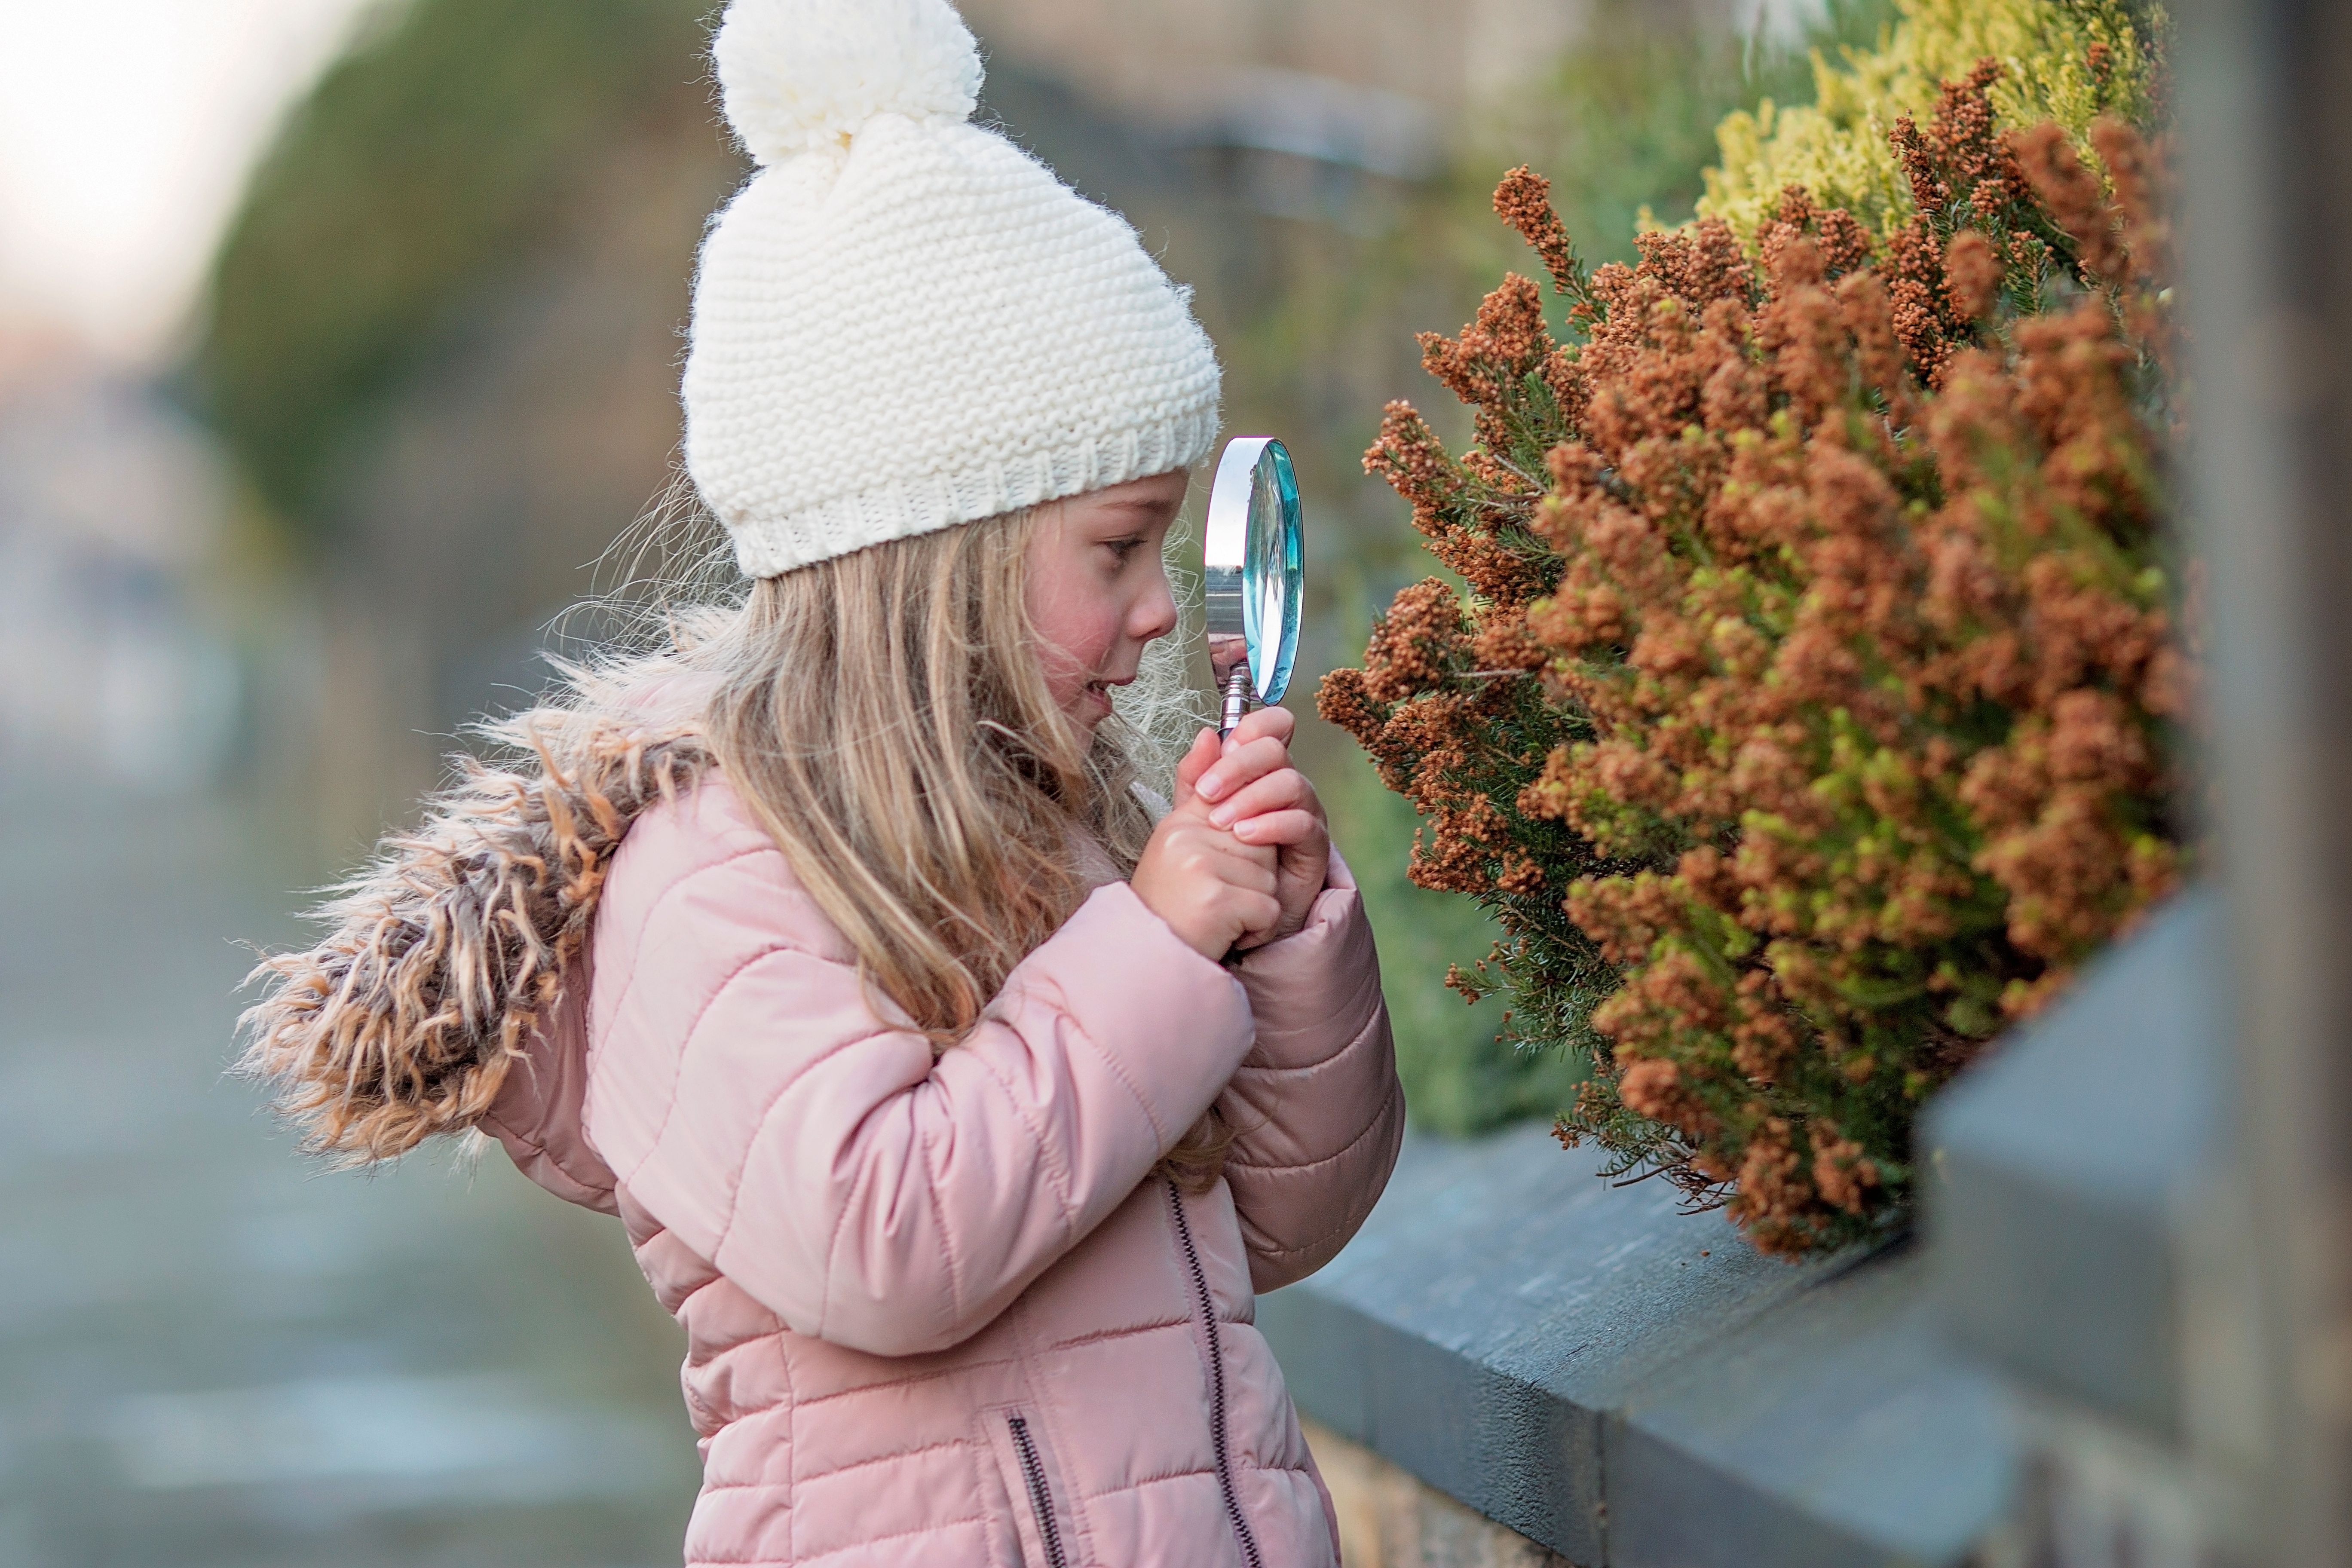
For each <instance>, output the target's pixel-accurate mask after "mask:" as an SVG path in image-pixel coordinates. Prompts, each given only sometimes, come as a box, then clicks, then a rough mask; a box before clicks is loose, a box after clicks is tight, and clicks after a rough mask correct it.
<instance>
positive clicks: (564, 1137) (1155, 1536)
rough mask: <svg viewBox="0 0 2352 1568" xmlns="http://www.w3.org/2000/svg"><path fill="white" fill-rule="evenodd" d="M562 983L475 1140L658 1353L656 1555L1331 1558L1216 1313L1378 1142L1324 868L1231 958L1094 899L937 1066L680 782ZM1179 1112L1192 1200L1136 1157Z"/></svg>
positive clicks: (1247, 1326)
mask: <svg viewBox="0 0 2352 1568" xmlns="http://www.w3.org/2000/svg"><path fill="white" fill-rule="evenodd" d="M592 956H593V969H592V973H593V984H591V985H589V986H581V985H578V984H573V985H572V986H570V987H569V988H568V990H569V997H570V1001H569V1002H568V1004H567V1006H566V1008H565V1010H564V1012H563V1013H562V1015H561V1016H559V1017H558V1018H557V1019H556V1021H555V1022H554V1024H553V1025H552V1026H551V1027H550V1028H549V1029H548V1030H547V1031H546V1032H545V1033H544V1034H543V1035H542V1036H541V1037H540V1038H539V1039H538V1040H537V1041H535V1042H534V1045H533V1047H532V1058H531V1061H530V1064H529V1066H530V1070H528V1071H518V1072H516V1073H514V1074H513V1075H512V1076H511V1077H510V1078H509V1081H508V1083H507V1085H506V1088H505V1089H504V1091H503V1092H502V1093H501V1095H500V1097H499V1100H498V1102H497V1104H496V1106H495V1107H494V1108H493V1110H492V1113H491V1116H490V1118H489V1120H488V1121H487V1122H486V1123H485V1126H486V1129H487V1130H488V1131H492V1132H495V1133H496V1134H497V1135H498V1136H499V1139H500V1141H501V1142H504V1143H505V1145H506V1146H507V1149H508V1151H509V1152H510V1153H511V1154H512V1155H513V1156H514V1158H515V1160H516V1163H518V1164H519V1165H520V1166H521V1168H522V1169H523V1170H524V1171H525V1172H526V1173H529V1174H530V1175H531V1176H532V1177H533V1178H534V1179H535V1180H537V1181H539V1182H540V1183H541V1184H542V1185H544V1186H547V1187H549V1188H550V1189H551V1190H552V1191H554V1192H556V1193H558V1194H561V1195H562V1196H564V1197H566V1198H569V1199H571V1200H572V1202H575V1203H580V1204H584V1205H588V1206H590V1207H593V1208H596V1209H600V1210H603V1211H604V1212H606V1213H614V1214H618V1215H620V1216H621V1217H622V1219H623V1220H625V1222H626V1224H627V1227H628V1233H629V1237H630V1239H631V1241H632V1243H633V1244H634V1245H635V1250H636V1255H637V1258H638V1261H639V1263H640V1264H641V1266H642V1267H643V1268H644V1269H645V1273H646V1279H649V1280H650V1281H651V1282H652V1284H653V1287H654V1289H655V1290H656V1292H657V1293H658V1294H659V1296H660V1298H661V1300H662V1301H663V1303H664V1304H665V1305H666V1306H667V1307H668V1308H669V1309H670V1310H672V1311H674V1312H675V1313H676V1314H677V1319H678V1321H679V1322H680V1323H682V1324H683V1325H684V1326H685V1328H686V1331H687V1335H688V1356H687V1362H686V1367H685V1371H684V1374H683V1375H684V1383H685V1388H686V1398H687V1404H688V1407H689V1409H690V1411H691V1414H692V1415H693V1419H694V1425H695V1428H696V1430H697V1431H698V1432H699V1433H700V1434H701V1438H702V1443H701V1447H702V1452H703V1458H704V1471H705V1479H704V1483H703V1490H702V1496H701V1499H700V1500H699V1502H698V1504H697V1506H696V1508H695V1511H694V1518H693V1522H692V1524H691V1525H690V1527H689V1529H688V1539H687V1557H688V1562H689V1563H695V1564H703V1563H711V1564H716V1563H761V1564H785V1563H794V1564H799V1563H824V1564H826V1565H828V1568H881V1565H883V1564H891V1565H902V1564H903V1565H907V1568H914V1565H918V1564H919V1565H921V1568H962V1565H965V1564H970V1565H972V1568H979V1565H981V1564H989V1565H992V1568H1011V1565H1014V1564H1024V1565H1026V1568H1076V1565H1078V1564H1095V1565H1100V1568H1142V1565H1145V1564H1157V1563H1165V1564H1173V1565H1178V1568H1195V1565H1210V1564H1242V1565H1246V1568H1318V1565H1328V1564H1333V1563H1337V1561H1338V1548H1337V1546H1336V1544H1335V1541H1336V1536H1335V1531H1334V1528H1333V1524H1332V1521H1331V1514H1330V1505H1329V1500H1328V1497H1327V1496H1326V1494H1325V1492H1324V1490H1323V1485H1322V1481H1321V1479H1320V1478H1319V1477H1318V1475H1317V1473H1316V1470H1315V1465H1314V1461H1313V1460H1312V1459H1311V1458H1309V1457H1308V1455H1307V1447H1306V1444H1305V1443H1304V1441H1303V1440H1302V1439H1301V1438H1300V1436H1299V1430H1298V1423H1297V1417H1296V1416H1295V1415H1294V1414H1293V1412H1292V1409H1291V1405H1290V1399H1289V1396H1288V1394H1286V1391H1285V1389H1284V1387H1283V1382H1282V1373H1281V1372H1280V1370H1279V1369H1278V1368H1277V1367H1276V1364H1275V1362H1274V1358H1273V1356H1272V1354H1271V1352H1269V1351H1268V1349H1267V1347H1266V1343H1265V1340H1264V1339H1263V1338H1262V1337H1261V1336H1260V1335H1259V1333H1258V1332H1257V1331H1256V1329H1255V1327H1253V1326H1252V1321H1251V1320H1252V1302H1253V1292H1254V1291H1257V1290H1265V1289H1273V1288H1275V1287H1276V1286H1278V1285H1283V1284H1286V1283H1288V1282H1289V1281H1291V1280H1294V1279H1299V1278H1301V1277H1302V1276H1304V1275H1307V1274H1308V1273H1310V1272H1312V1271H1313V1270H1314V1269H1316V1268H1319V1267H1320V1266H1321V1265H1322V1264H1323V1263H1324V1262H1326V1261H1327V1260H1328V1259H1329V1258H1331V1256H1332V1255H1333V1254H1334V1253H1336V1252H1338V1251H1339V1247H1341V1246H1342V1245H1343V1244H1344V1243H1345V1242H1346V1241H1347V1239H1348V1238H1349V1236H1351V1235H1352V1234H1353V1233H1354V1231H1355V1229H1356V1227H1357V1226H1359V1225H1360V1223H1361V1222H1362V1220H1363V1218H1364V1216H1365V1215H1366V1214H1367V1213H1369V1212H1370V1209H1371V1206H1372V1204H1373V1201H1374V1200H1375V1199H1376V1198H1377V1197H1378V1196H1379V1195H1380V1193H1381V1186H1382V1185H1383V1184H1384V1183H1385V1182H1386V1181H1387V1179H1388V1174H1389V1171H1390V1167H1391V1164H1392V1163H1393V1162H1394V1159H1395V1156H1396V1151H1397V1146H1398V1142H1399V1139H1400V1137H1401V1135H1402V1130H1403V1121H1404V1106H1403V1100H1402V1094H1401V1092H1400V1090H1399V1089H1398V1086H1397V1080H1396V1073H1395V1068H1394V1061H1393V1058H1392V1054H1391V1048H1390V1040H1389V1029H1388V1020H1387V1016H1386V1013H1385V1011H1384V1010H1383V1008H1382V1005H1381V991H1380V973H1379V965H1378V962H1377V960H1376V959H1375V957H1374V955H1373V951H1372V940H1371V933H1370V930H1369V929H1368V927H1367V926H1366V924H1365V921H1364V916H1363V910H1362V906H1361V903H1360V900H1359V899H1358V897H1357V895H1356V892H1355V890H1354V886H1353V884H1352V883H1351V882H1350V881H1349V879H1348V877H1347V873H1346V871H1345V869H1344V868H1342V867H1341V866H1340V865H1339V862H1338V861H1337V860H1336V859H1335V860H1334V862H1333V868H1332V877H1331V885H1330V886H1329V887H1328V889H1327V890H1326V891H1325V892H1324V893H1323V895H1322V896H1321V898H1320V899H1319V900H1318V901H1317V903H1316V905H1315V908H1314V910H1313V913H1312V916H1311V918H1310V920H1309V921H1308V923H1307V928H1306V929H1305V930H1304V931H1300V932H1299V933H1298V934H1297V935H1296V936H1294V937H1291V938H1289V939H1287V940H1286V941H1284V942H1277V943H1275V944H1273V945H1271V946H1269V947H1266V948H1264V949H1262V950H1260V951H1258V952H1254V953H1251V954H1249V955H1247V956H1246V957H1244V958H1242V959H1240V960H1239V961H1237V962H1235V963H1233V964H1232V965H1230V966H1223V965H1219V964H1215V963H1210V962H1208V961H1207V960H1205V959H1203V958H1202V957H1200V956H1199V955H1198V954H1197V953H1195V952H1192V950H1191V949H1190V948H1188V947H1186V946H1185V945H1184V944H1183V943H1182V942H1181V941H1179V940H1178V939H1177V937H1176V935H1175V934H1174V933H1173V932H1172V931H1170V930H1169V929H1168V927H1167V926H1166V925H1165V924H1163V923H1162V922H1161V921H1160V919H1159V918H1158V917H1157V916H1155V915H1153V914H1152V913H1151V912H1150V910H1147V909H1145V908H1144V906H1143V904H1142V903H1141V902H1140V900H1138V899H1137V898H1136V896H1135V894H1134V892H1133V891H1132V889H1129V887H1128V886H1127V885H1126V884H1125V883H1123V882H1113V883H1109V884H1108V885H1105V886H1103V887H1100V888H1097V889H1096V890H1095V892H1094V893H1093V894H1092V895H1091V896H1090V897H1089V898H1088V900H1087V902H1086V904H1085V905H1084V906H1083V907H1082V908H1081V909H1080V910H1078V912H1077V913H1076V915H1074V916H1072V917H1071V919H1070V921H1069V922H1068V923H1067V924H1066V925H1065V926H1064V927H1063V928H1062V930H1061V931H1059V932H1058V933H1056V934H1055V936H1054V937H1053V938H1052V939H1051V940H1050V941H1048V942H1045V944H1044V945H1043V946H1041V947H1039V948H1038V949H1037V950H1036V951H1035V952H1034V953H1032V954H1031V955H1030V956H1029V958H1028V959H1027V960H1026V961H1025V962H1024V963H1022V964H1021V966H1020V967H1019V968H1018V969H1017V970H1016V971H1015V972H1014V973H1013V976H1012V978H1011V979H1010V980H1009V981H1008V982H1007V984H1006V985H1005V987H1004V990H1003V993H1002V994H1000V995H999V996H998V997H997V999H996V1001H995V1002H994V1004H993V1005H992V1006H991V1007H990V1009H989V1014H988V1017H987V1019H986V1021H985V1022H984V1023H983V1024H982V1026H981V1027H980V1028H979V1029H978V1030H976V1031H975V1032H974V1033H973V1034H972V1035H971V1037H969V1038H968V1039H966V1040H965V1041H963V1042H962V1043H961V1044H959V1045H958V1046H957V1047H954V1048H953V1049H950V1050H949V1051H947V1052H946V1053H944V1054H943V1055H940V1057H938V1058H936V1059H934V1058H933V1055H932V1052H931V1048H930V1047H929V1043H928V1042H927V1041H926V1040H925V1039H924V1038H923V1037H921V1036H920V1035H918V1034H916V1033H914V1032H912V1031H911V1030H909V1029H907V1028H905V1027H903V1026H894V1025H893V1022H892V1021H891V1019H890V1018H889V1017H888V1016H887V1009H886V1014H885V1016H877V1014H876V1012H875V1010H874V1007H873V1005H872V1004H871V1003H870V1002H869V999H868V997H867V995H866V992H865V990H864V988H863V987H862V986H861V984H860V983H859V979H858V975H857V972H856V966H855V963H854V960H853V958H852V955H851V953H850V951H849V949H848V947H847V944H846V943H845V942H844V941H843V939H842V937H841V936H840V934H839V932H838V931H836V930H835V928H834V926H833V925H832V923H831V922H830V921H827V920H826V919H825V917H824V914H823V913H821V912H820V911H819V910H818V909H817V907H816V905H815V904H814V902H813V901H812V900H810V899H809V898H808V896H807V895H806V894H805V893H804V892H803V890H802V889H801V888H800V886H799V884H798V883H797V881H796V880H795V879H794V878H793V873H792V871H791V870H790V869H789V868H788V867H787V865H786V862H785V860H784V858H783V856H782V854H781V853H780V852H779V851H778V850H777V849H776V847H775V846H774V844H773V843H772V841H771V840H770V839H769V838H768V837H767V835H766V834H765V833H764V832H763V831H762V830H761V828H760V827H759V826H758V825H757V824H756V823H755V822H754V821H753V820H752V819H751V817H750V816H748V814H747V813H746V811H745V809H744V807H743V805H742V804H741V803H740V800H739V799H738V798H737V797H736V795H734V793H733V791H732V790H731V789H730V788H729V787H728V785H727V784H726V783H725V781H724V780H723V779H720V778H719V777H717V776H715V775H714V776H711V777H709V778H708V779H706V780H705V782H704V783H703V784H700V785H699V786H698V788H696V789H695V790H694V791H692V792H691V793H690V794H688V795H685V796H683V797H682V798H681V799H680V800H679V801H678V802H677V804H675V805H660V806H656V808H654V809H652V810H650V811H648V812H647V813H646V815H645V816H642V817H640V818H639V819H638V820H637V821H636V823H635V825H634V826H631V827H630V829H629V831H628V836H627V837H626V838H625V841H624V842H623V844H622V847H621V848H620V850H619V852H618V854H617V855H616V856H615V858H614V862H613V867H612V871H611V874H610V877H609V879H608V880H607V882H606V884H605V886H604V892H603V897H602V900H601V903H600V906H599V908H598V910H597V914H596V923H595V929H594V937H593V954H592ZM583 993H584V994H585V998H586V1000H585V1003H584V1016H583V1004H582V1002H581V1000H580V999H581V997H582V996H583ZM903 1023H904V1020H903V1019H899V1020H898V1024H900V1025H903ZM1221 1096H1222V1098H1220V1097H1221ZM1212 1100H1219V1102H1220V1103H1221V1105H1222V1107H1223V1111H1224V1114H1225V1116H1226V1118H1227V1120H1228V1121H1229V1122H1230V1124H1231V1125H1232V1126H1233V1127H1234V1128H1235V1129H1236V1130H1237V1131H1238V1138H1237V1140H1236V1142H1234V1147H1233V1152H1232V1157H1231V1160H1230V1161H1229V1163H1228V1164H1227V1166H1226V1172H1225V1177H1224V1179H1223V1181H1221V1182H1219V1183H1218V1184H1216V1186H1214V1187H1213V1188H1212V1189H1211V1190H1210V1191H1208V1192H1207V1193H1204V1194H1197V1195H1186V1194H1179V1193H1178V1192H1177V1190H1176V1189H1175V1188H1174V1187H1173V1186H1172V1185H1171V1184H1169V1183H1168V1182H1166V1181H1165V1180H1163V1179H1161V1178H1160V1177H1159V1176H1157V1175H1155V1174H1153V1169H1154V1166H1155V1165H1156V1164H1157V1163H1158V1162H1159V1161H1160V1157H1161V1156H1162V1155H1163V1154H1164V1153H1165V1152H1167V1151H1168V1149H1169V1148H1170V1147H1171V1145H1173V1144H1174V1143H1175V1142H1176V1141H1177V1140H1178V1139H1179V1138H1180V1137H1181V1136H1182V1135H1183V1134H1184V1132H1185V1131H1187V1130H1188V1129H1189V1128H1190V1127H1191V1126H1192V1124H1193V1122H1194V1121H1196V1120H1197V1119H1198V1118H1199V1117H1200V1115H1201V1114H1202V1111H1203V1110H1205V1109H1206V1108H1207V1107H1208V1106H1209V1104H1210V1103H1211V1101H1212Z"/></svg>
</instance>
